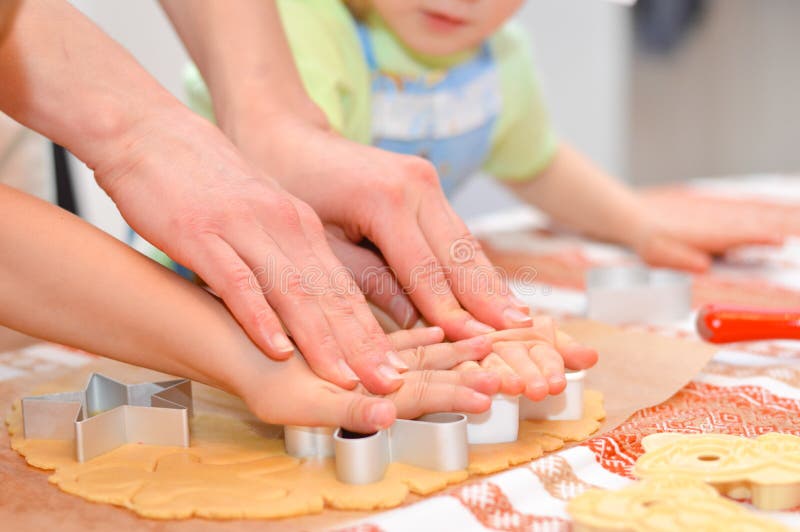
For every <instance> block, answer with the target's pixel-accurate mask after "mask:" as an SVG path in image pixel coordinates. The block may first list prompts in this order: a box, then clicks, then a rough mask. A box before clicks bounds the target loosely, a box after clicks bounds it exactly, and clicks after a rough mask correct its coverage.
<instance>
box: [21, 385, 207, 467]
mask: <svg viewBox="0 0 800 532" xmlns="http://www.w3.org/2000/svg"><path fill="white" fill-rule="evenodd" d="M191 415H192V383H191V381H190V380H188V379H177V380H171V381H163V382H146V383H142V384H124V383H121V382H119V381H116V380H114V379H111V378H109V377H106V376H104V375H100V374H99V373H92V375H91V376H90V377H89V381H88V382H87V384H86V387H85V388H84V389H83V390H80V391H77V392H64V393H53V394H47V395H38V396H32V397H25V398H23V399H22V422H23V430H24V433H25V438H26V439H46V440H74V441H75V455H76V458H77V459H78V461H79V462H85V461H86V460H91V459H92V458H94V457H96V456H99V455H101V454H104V453H107V452H109V451H111V450H113V449H116V448H117V447H119V446H120V445H124V444H126V443H134V442H136V443H145V444H150V445H175V446H181V447H188V446H189V417H190V416H191Z"/></svg>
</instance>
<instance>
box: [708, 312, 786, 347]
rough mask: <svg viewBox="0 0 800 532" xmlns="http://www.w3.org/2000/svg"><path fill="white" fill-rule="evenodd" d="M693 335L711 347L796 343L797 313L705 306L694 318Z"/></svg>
mask: <svg viewBox="0 0 800 532" xmlns="http://www.w3.org/2000/svg"><path fill="white" fill-rule="evenodd" d="M697 332H698V333H700V336H701V337H703V339H704V340H706V341H708V342H713V343H715V344H725V343H728V342H746V341H751V340H777V339H789V340H792V339H800V309H759V308H754V307H736V306H729V305H706V306H704V307H703V308H701V309H700V311H699V312H698V314H697Z"/></svg>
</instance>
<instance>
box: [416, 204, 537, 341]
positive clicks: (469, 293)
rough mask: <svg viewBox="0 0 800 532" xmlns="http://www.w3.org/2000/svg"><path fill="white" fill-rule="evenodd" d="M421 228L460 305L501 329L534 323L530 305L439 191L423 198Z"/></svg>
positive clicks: (420, 218)
mask: <svg viewBox="0 0 800 532" xmlns="http://www.w3.org/2000/svg"><path fill="white" fill-rule="evenodd" d="M420 212H424V213H426V215H425V216H420V217H419V221H420V227H421V228H422V232H423V234H424V235H425V237H426V239H427V241H428V244H429V246H430V248H431V249H432V250H433V253H434V255H435V256H436V257H437V259H438V260H439V262H440V263H441V264H442V266H443V267H444V270H445V271H446V272H447V273H448V276H449V278H450V281H451V283H452V284H453V286H454V287H455V289H454V290H453V292H454V294H455V295H456V297H457V298H458V301H459V302H460V303H461V305H462V306H463V307H464V308H465V309H466V310H467V311H469V312H470V313H471V314H472V315H473V316H475V317H476V318H477V319H479V320H481V321H482V322H484V323H487V324H489V325H492V326H493V327H495V328H498V329H507V328H512V327H525V326H527V325H530V324H531V318H530V316H529V314H528V309H527V306H526V305H525V304H524V302H522V301H520V300H518V299H517V298H516V297H514V295H513V294H512V293H511V291H510V289H509V288H508V285H507V282H506V280H505V279H504V278H503V277H502V276H501V275H500V273H499V272H498V271H497V270H496V269H495V268H494V267H493V265H492V263H491V262H490V261H489V259H488V257H486V255H485V254H484V253H483V250H482V249H481V246H480V243H479V242H478V239H476V238H475V237H474V236H473V235H472V234H471V233H470V231H469V229H468V228H467V226H466V224H465V223H464V222H463V221H462V220H461V219H460V218H459V217H458V215H457V214H456V213H455V212H454V211H453V209H452V207H450V205H449V203H448V202H447V199H446V198H445V196H444V194H443V193H442V192H441V191H440V190H437V191H435V192H431V193H430V194H428V195H426V196H424V197H423V198H422V199H421V200H420Z"/></svg>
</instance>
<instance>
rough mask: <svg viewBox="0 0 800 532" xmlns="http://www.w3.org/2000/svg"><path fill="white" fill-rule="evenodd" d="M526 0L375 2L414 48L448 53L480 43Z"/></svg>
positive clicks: (381, 14) (414, 49)
mask: <svg viewBox="0 0 800 532" xmlns="http://www.w3.org/2000/svg"><path fill="white" fill-rule="evenodd" d="M522 1H523V0H372V6H373V8H374V9H375V10H376V11H377V12H378V14H379V15H380V16H381V17H382V18H383V19H384V20H385V21H386V24H388V25H389V28H391V30H392V31H393V32H394V33H395V34H397V36H398V37H399V38H400V40H401V41H403V43H404V44H405V45H406V46H408V47H409V48H411V49H412V50H413V51H415V52H417V53H421V54H426V55H447V54H452V53H456V52H462V51H464V50H469V49H470V48H474V47H475V46H478V45H479V44H480V43H481V42H483V41H484V40H485V39H486V38H488V37H489V36H490V35H492V33H494V32H495V31H496V30H497V28H499V27H500V26H501V25H502V24H503V23H504V22H505V21H506V20H507V19H508V18H509V17H510V16H511V15H513V14H514V12H515V11H516V10H517V9H518V8H519V6H520V5H521V4H522Z"/></svg>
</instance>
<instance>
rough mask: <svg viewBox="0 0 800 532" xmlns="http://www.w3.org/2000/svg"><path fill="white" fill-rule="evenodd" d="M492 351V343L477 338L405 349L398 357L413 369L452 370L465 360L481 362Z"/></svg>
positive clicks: (483, 337)
mask: <svg viewBox="0 0 800 532" xmlns="http://www.w3.org/2000/svg"><path fill="white" fill-rule="evenodd" d="M491 351H492V342H491V340H489V339H488V338H486V337H485V336H476V337H474V338H470V339H468V340H461V341H458V342H453V343H450V344H433V345H422V346H419V347H417V348H416V349H405V350H403V351H399V352H398V356H400V358H401V359H402V360H403V362H405V363H406V364H407V365H408V366H409V367H410V368H411V369H417V370H421V369H450V368H452V367H453V366H456V365H457V364H459V363H461V362H464V361H465V360H481V359H482V358H484V357H485V356H486V355H488V354H489V353H491Z"/></svg>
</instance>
